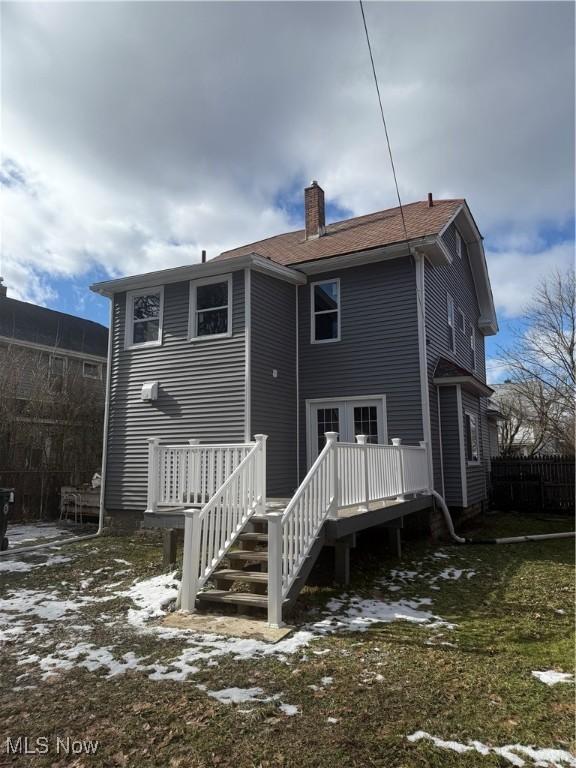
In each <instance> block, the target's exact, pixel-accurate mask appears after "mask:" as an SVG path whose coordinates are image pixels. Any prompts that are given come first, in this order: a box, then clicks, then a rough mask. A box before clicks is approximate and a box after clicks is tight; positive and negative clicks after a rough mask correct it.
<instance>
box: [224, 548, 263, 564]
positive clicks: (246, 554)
mask: <svg viewBox="0 0 576 768" xmlns="http://www.w3.org/2000/svg"><path fill="white" fill-rule="evenodd" d="M226 557H228V558H230V560H248V561H250V560H253V561H254V562H266V561H267V560H268V552H260V551H258V550H250V549H234V550H230V552H228V553H227V555H226Z"/></svg>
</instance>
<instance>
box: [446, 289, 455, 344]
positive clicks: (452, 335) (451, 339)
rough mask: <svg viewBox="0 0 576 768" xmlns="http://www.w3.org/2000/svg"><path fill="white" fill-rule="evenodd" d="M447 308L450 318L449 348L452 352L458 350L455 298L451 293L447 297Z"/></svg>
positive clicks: (448, 317)
mask: <svg viewBox="0 0 576 768" xmlns="http://www.w3.org/2000/svg"><path fill="white" fill-rule="evenodd" d="M446 309H447V320H448V349H449V350H450V352H456V332H455V323H454V299H453V298H452V296H450V294H447V297H446Z"/></svg>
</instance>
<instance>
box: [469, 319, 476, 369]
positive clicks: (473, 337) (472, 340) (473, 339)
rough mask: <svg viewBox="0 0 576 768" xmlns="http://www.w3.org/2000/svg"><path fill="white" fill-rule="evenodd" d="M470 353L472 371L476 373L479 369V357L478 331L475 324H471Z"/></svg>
mask: <svg viewBox="0 0 576 768" xmlns="http://www.w3.org/2000/svg"><path fill="white" fill-rule="evenodd" d="M470 351H471V352H472V358H473V360H472V370H473V371H476V370H477V368H478V355H477V350H476V329H475V328H474V323H470Z"/></svg>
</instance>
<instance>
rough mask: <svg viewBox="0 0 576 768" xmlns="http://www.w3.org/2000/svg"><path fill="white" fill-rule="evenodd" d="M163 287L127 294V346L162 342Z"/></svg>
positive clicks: (143, 345) (151, 344)
mask: <svg viewBox="0 0 576 768" xmlns="http://www.w3.org/2000/svg"><path fill="white" fill-rule="evenodd" d="M163 304H164V289H163V288H161V287H160V288H148V289H146V290H144V291H130V293H128V294H127V295H126V346H127V347H151V346H157V345H159V344H162V309H163Z"/></svg>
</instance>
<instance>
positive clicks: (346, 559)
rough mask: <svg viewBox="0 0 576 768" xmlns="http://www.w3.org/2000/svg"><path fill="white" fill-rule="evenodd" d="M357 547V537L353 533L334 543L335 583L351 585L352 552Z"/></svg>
mask: <svg viewBox="0 0 576 768" xmlns="http://www.w3.org/2000/svg"><path fill="white" fill-rule="evenodd" d="M355 545H356V535H355V534H354V533H351V534H350V535H349V536H344V537H343V538H341V539H336V541H335V542H334V581H335V582H336V583H337V584H342V585H344V586H346V585H348V584H350V550H351V549H352V547H354V546H355Z"/></svg>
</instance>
